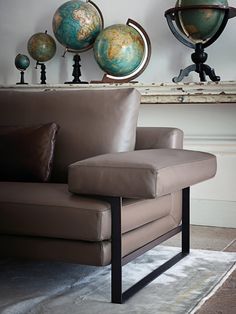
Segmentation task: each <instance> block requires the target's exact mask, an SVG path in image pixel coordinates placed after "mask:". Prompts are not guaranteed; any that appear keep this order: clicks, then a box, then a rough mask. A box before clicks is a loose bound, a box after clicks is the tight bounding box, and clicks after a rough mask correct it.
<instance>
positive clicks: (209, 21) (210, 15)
mask: <svg viewBox="0 0 236 314" xmlns="http://www.w3.org/2000/svg"><path fill="white" fill-rule="evenodd" d="M194 5H195V6H198V5H219V6H225V7H228V2H227V0H198V1H196V0H177V2H176V6H177V7H185V6H194ZM224 14H225V12H224V11H223V10H219V9H215V8H211V9H210V8H206V9H197V8H196V9H191V10H182V11H181V10H180V11H179V12H178V15H177V16H176V25H177V27H178V28H179V30H180V32H181V33H183V34H184V35H186V36H187V37H188V38H189V40H190V41H192V42H193V43H198V42H202V43H203V42H206V41H207V40H209V39H210V38H212V37H213V36H214V35H215V34H216V32H217V31H218V30H219V28H220V26H221V24H222V22H223V19H224Z"/></svg>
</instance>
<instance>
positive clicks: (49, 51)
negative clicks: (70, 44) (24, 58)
mask: <svg viewBox="0 0 236 314" xmlns="http://www.w3.org/2000/svg"><path fill="white" fill-rule="evenodd" d="M28 52H29V54H30V55H31V57H32V58H33V59H34V60H36V61H38V62H46V61H48V60H50V59H52V58H53V57H54V55H55V53H56V43H55V40H54V39H53V37H52V36H50V35H48V34H47V31H46V32H45V33H36V34H34V35H33V36H31V37H30V39H29V40H28Z"/></svg>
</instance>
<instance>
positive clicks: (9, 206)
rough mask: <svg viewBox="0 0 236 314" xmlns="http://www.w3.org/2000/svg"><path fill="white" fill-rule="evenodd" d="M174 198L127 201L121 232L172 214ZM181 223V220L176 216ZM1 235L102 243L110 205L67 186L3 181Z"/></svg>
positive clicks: (108, 229) (108, 234)
mask: <svg viewBox="0 0 236 314" xmlns="http://www.w3.org/2000/svg"><path fill="white" fill-rule="evenodd" d="M174 197H175V195H166V196H163V197H160V198H159V199H156V200H152V199H150V200H124V203H123V208H122V227H123V230H122V232H123V233H125V232H128V231H130V230H133V229H136V228H137V227H140V226H142V225H145V224H147V223H149V222H152V221H154V220H157V219H160V218H162V217H165V216H168V215H169V214H171V215H172V212H171V209H172V207H173V205H172V204H173V203H175V204H176V203H177V205H175V206H177V207H178V208H180V202H179V201H177V202H176V201H175V199H173V198H174ZM172 216H173V219H174V220H175V222H176V223H177V224H178V223H179V221H178V220H179V219H180V217H176V216H174V215H172ZM0 217H1V219H0V233H1V234H8V235H27V236H40V237H53V238H60V239H74V240H84V241H101V240H106V239H110V237H111V211H110V204H109V203H107V202H106V201H102V200H99V199H96V198H89V197H82V196H77V195H73V194H71V193H69V192H68V186H67V184H58V183H25V182H0Z"/></svg>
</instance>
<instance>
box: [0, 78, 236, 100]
mask: <svg viewBox="0 0 236 314" xmlns="http://www.w3.org/2000/svg"><path fill="white" fill-rule="evenodd" d="M127 87H135V88H137V89H138V90H139V91H140V93H141V95H142V104H153V105H155V104H187V105H189V104H199V105H208V104H226V103H227V104H233V105H235V104H236V81H230V82H217V83H214V82H206V83H177V84H174V83H162V84H155V83H150V84H143V83H133V84H132V83H128V84H103V83H102V84H88V85H77V84H71V85H65V84H47V85H40V84H38V85H0V89H14V90H24V91H27V90H30V91H33V90H37V91H38V90H43V91H48V90H61V89H63V90H77V89H110V88H127Z"/></svg>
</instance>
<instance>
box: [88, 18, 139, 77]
mask: <svg viewBox="0 0 236 314" xmlns="http://www.w3.org/2000/svg"><path fill="white" fill-rule="evenodd" d="M144 54H145V43H144V40H143V38H142V36H141V34H140V33H139V32H138V31H137V30H136V29H135V28H133V27H131V26H129V25H124V24H115V25H112V26H109V27H107V28H105V29H104V30H103V31H102V32H101V33H100V34H99V35H98V37H97V39H96V41H95V43H94V56H95V59H96V61H97V63H98V65H99V66H100V68H101V69H102V70H103V71H104V72H106V73H107V74H110V75H113V76H116V77H123V76H127V75H130V74H131V73H133V72H134V71H135V70H136V69H137V68H138V67H139V66H140V64H141V62H142V60H143V58H144Z"/></svg>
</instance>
